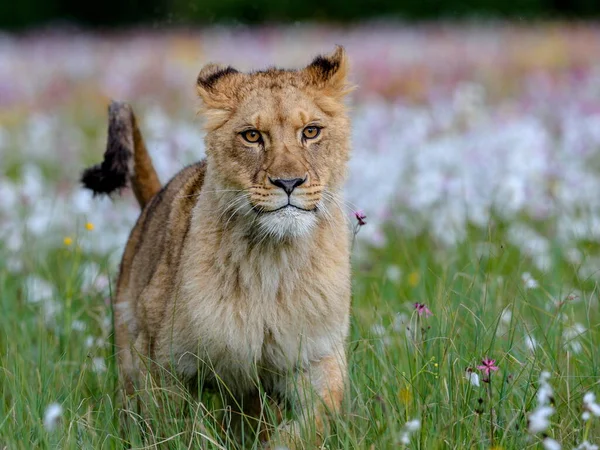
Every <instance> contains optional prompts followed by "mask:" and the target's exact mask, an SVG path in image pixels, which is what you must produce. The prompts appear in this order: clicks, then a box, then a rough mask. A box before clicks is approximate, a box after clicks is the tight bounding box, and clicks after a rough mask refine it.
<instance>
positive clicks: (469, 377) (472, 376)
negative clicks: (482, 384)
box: [465, 367, 479, 387]
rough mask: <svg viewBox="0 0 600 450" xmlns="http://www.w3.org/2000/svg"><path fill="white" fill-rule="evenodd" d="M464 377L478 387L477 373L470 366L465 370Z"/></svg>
mask: <svg viewBox="0 0 600 450" xmlns="http://www.w3.org/2000/svg"><path fill="white" fill-rule="evenodd" d="M465 378H466V379H467V380H468V381H469V383H471V385H472V386H475V387H479V375H478V374H477V373H475V372H473V369H471V368H470V367H469V368H468V369H467V371H466V372H465Z"/></svg>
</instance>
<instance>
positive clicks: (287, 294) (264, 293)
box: [178, 264, 348, 391]
mask: <svg viewBox="0 0 600 450" xmlns="http://www.w3.org/2000/svg"><path fill="white" fill-rule="evenodd" d="M263 265H264V264H263ZM331 284H332V281H331V280H327V279H326V277H324V276H323V275H322V274H321V275H319V276H317V275H315V274H314V273H310V272H303V271H293V272H291V271H290V270H289V268H287V267H284V266H280V265H279V266H278V265H271V266H270V267H269V266H267V267H262V270H261V271H258V272H257V271H256V270H255V269H253V268H245V267H243V266H241V267H237V268H235V267H234V268H232V269H231V270H230V271H223V272H222V273H219V274H217V273H215V274H213V277H211V278H206V277H202V278H197V279H196V283H194V282H193V278H191V279H190V280H188V282H187V283H186V284H185V292H184V293H183V294H184V295H183V298H185V299H186V300H185V317H182V319H183V320H184V321H185V323H186V326H185V327H183V329H184V330H185V336H180V338H179V342H185V345H184V348H182V349H181V350H184V351H183V352H182V354H181V357H180V358H179V360H178V369H179V371H180V372H181V373H183V374H185V375H188V376H191V375H195V374H196V373H199V370H200V369H201V370H202V372H203V373H206V374H208V377H209V378H210V377H211V376H212V375H216V376H218V377H219V378H220V379H222V380H224V381H225V382H226V383H228V384H231V385H232V386H231V388H232V389H234V390H241V391H243V390H247V389H249V388H250V387H251V386H253V385H254V382H255V380H256V374H257V373H262V374H267V373H268V374H276V375H281V376H285V375H286V374H288V373H289V372H291V371H292V370H294V368H296V367H297V366H306V365H307V364H308V363H309V362H310V361H314V360H318V359H320V358H322V357H323V356H325V355H328V354H331V352H332V348H333V347H334V346H336V345H338V344H339V343H340V342H343V341H344V339H345V336H346V332H347V328H348V318H347V303H348V299H346V298H344V297H345V296H346V295H345V292H346V291H347V289H346V288H345V287H344V288H342V287H341V286H340V288H339V289H337V292H336V290H335V289H331ZM326 285H328V288H327V289H326V288H325V286H326ZM328 293H329V295H328ZM206 369H208V370H206ZM261 377H262V376H261Z"/></svg>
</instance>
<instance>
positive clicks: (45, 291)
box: [25, 275, 54, 303]
mask: <svg viewBox="0 0 600 450" xmlns="http://www.w3.org/2000/svg"><path fill="white" fill-rule="evenodd" d="M25 289H26V291H27V301H28V302H29V303H39V302H42V301H47V300H51V299H52V296H53V294H54V286H52V285H51V284H50V283H48V282H47V281H46V280H44V279H43V278H40V277H38V276H37V275H30V276H29V277H27V279H26V280H25Z"/></svg>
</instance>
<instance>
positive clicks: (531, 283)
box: [521, 272, 539, 289]
mask: <svg viewBox="0 0 600 450" xmlns="http://www.w3.org/2000/svg"><path fill="white" fill-rule="evenodd" d="M521 279H522V280H523V283H524V284H525V287H526V288H527V289H535V288H536V287H538V286H539V285H538V282H537V281H536V280H535V279H534V278H533V277H532V276H531V274H530V273H529V272H525V273H524V274H523V275H521Z"/></svg>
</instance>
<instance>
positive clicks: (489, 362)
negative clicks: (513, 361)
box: [477, 358, 499, 376]
mask: <svg viewBox="0 0 600 450" xmlns="http://www.w3.org/2000/svg"><path fill="white" fill-rule="evenodd" d="M481 364H482V365H481V366H477V368H478V369H479V370H481V371H482V372H483V373H485V374H486V375H488V376H489V375H490V372H491V371H494V372H495V371H496V370H498V369H499V367H498V366H496V365H495V364H496V360H495V359H489V358H483V359H482V360H481Z"/></svg>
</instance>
